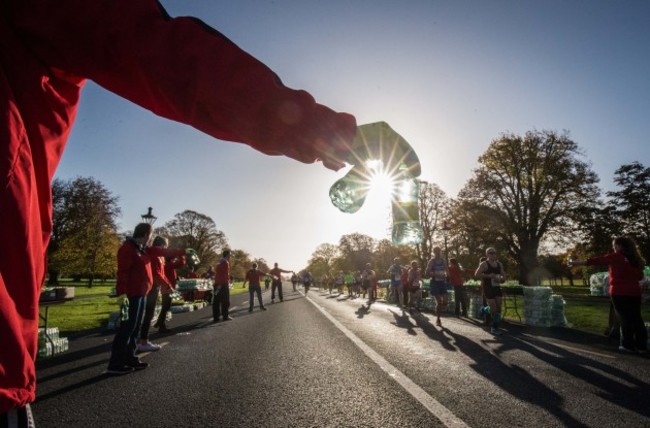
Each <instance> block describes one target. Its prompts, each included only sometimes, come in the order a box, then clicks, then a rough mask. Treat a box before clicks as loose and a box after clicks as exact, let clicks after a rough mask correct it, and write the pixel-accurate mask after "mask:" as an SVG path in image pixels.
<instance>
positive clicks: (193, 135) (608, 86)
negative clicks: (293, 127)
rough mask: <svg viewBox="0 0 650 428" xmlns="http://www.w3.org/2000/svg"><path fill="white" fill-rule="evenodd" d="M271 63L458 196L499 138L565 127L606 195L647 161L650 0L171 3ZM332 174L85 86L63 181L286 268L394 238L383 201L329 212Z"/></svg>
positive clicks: (127, 225)
mask: <svg viewBox="0 0 650 428" xmlns="http://www.w3.org/2000/svg"><path fill="white" fill-rule="evenodd" d="M162 4H163V6H164V7H165V8H166V9H167V11H168V12H169V14H170V15H172V16H184V15H191V16H196V17H198V18H200V19H202V20H203V21H204V22H206V23H207V24H208V25H211V26H213V27H215V28H217V29H218V30H219V31H221V32H222V33H224V34H225V35H226V36H228V37H229V38H230V39H231V40H233V41H234V42H235V43H237V44H238V45H239V46H240V47H242V48H243V49H244V50H246V51H248V52H250V53H251V54H253V55H254V56H256V57H257V58H258V59H260V60H261V61H262V62H264V63H265V64H267V65H268V66H269V67H271V68H272V69H273V70H274V71H275V72H276V73H277V74H278V75H279V76H280V77H281V78H282V80H283V82H284V83H285V84H286V85H287V86H289V87H292V88H297V89H305V90H307V91H309V92H310V93H311V94H312V95H313V96H314V97H315V98H316V99H317V101H319V102H320V103H322V104H325V105H328V106H329V107H331V108H333V109H335V110H339V111H346V112H349V113H352V114H354V115H355V116H356V118H357V122H358V123H359V124H363V123H368V122H376V121H386V122H388V123H389V124H390V125H391V126H392V127H393V129H395V130H396V131H397V132H399V133H400V134H401V135H402V136H403V137H404V138H405V139H406V140H407V141H409V142H410V143H411V145H412V146H413V147H414V148H415V150H416V151H417V153H418V155H419V157H420V160H421V162H422V177H421V178H423V179H425V180H427V181H431V182H435V183H437V184H438V185H439V186H440V187H441V188H442V189H443V190H444V191H445V192H446V193H447V194H448V195H449V196H450V197H456V195H457V193H458V191H459V190H460V189H461V188H462V187H463V186H464V184H465V182H466V181H467V180H468V179H469V178H470V177H471V176H472V171H473V169H474V168H476V167H477V158H478V157H479V156H480V155H481V154H482V153H483V152H484V151H485V150H486V149H487V147H488V145H489V144H490V142H491V141H492V140H493V139H495V138H497V137H498V136H499V135H500V134H501V133H503V132H514V133H517V134H523V133H525V132H526V131H529V130H534V129H537V130H555V131H558V132H563V131H565V130H566V131H568V133H569V135H570V137H571V138H572V139H573V140H574V141H575V142H576V143H577V144H578V145H579V146H580V147H581V148H582V150H583V151H584V153H585V157H584V160H586V161H588V162H590V163H591V164H592V168H593V170H594V171H595V172H596V173H597V174H598V175H599V177H600V179H601V187H602V188H604V189H605V190H611V189H612V188H613V183H612V177H613V174H614V171H615V170H616V169H617V168H618V167H619V166H621V165H623V164H627V163H630V162H633V161H640V162H641V163H643V164H644V165H646V166H649V165H650V150H649V149H648V140H649V139H650V137H649V136H650V77H649V76H650V27H649V26H648V22H650V2H648V1H640V0H639V1H602V0H589V1H577V0H576V1H568V0H566V1H555V0H545V1H536V0H519V1H515V0H512V1H488V0H481V1H478V0H477V1H451V0H446V1H438V0H428V1H425V0H422V1H413V0H411V1H395V0H392V1H381V0H378V1H365V0H353V1H350V0H347V1H339V0H330V1H328V2H322V1H311V0H301V1H284V0H275V1H262V0H258V1H248V0H238V1H237V2H226V1H218V2H217V1H204V0H183V1H181V0H165V1H162ZM344 174H345V170H342V171H339V172H337V173H335V172H332V171H329V170H327V169H325V168H323V167H322V166H321V165H320V164H317V165H305V164H301V163H299V162H296V161H293V160H290V159H287V158H281V157H267V156H264V155H262V154H260V153H258V152H256V151H255V150H253V149H251V148H249V147H247V146H244V145H241V144H232V143H227V142H222V141H219V140H214V139H212V138H210V137H208V136H206V135H204V134H202V133H200V132H198V131H196V130H194V129H193V128H191V127H188V126H186V125H181V124H178V123H175V122H171V121H168V120H165V119H161V118H158V117H156V116H155V115H153V114H152V113H151V112H149V111H147V110H144V109H142V108H140V107H138V106H135V105H133V104H131V103H129V102H128V101H125V100H123V99H121V98H119V97H118V96H116V95H114V94H112V93H109V92H107V91H106V90H104V89H102V88H100V87H98V86H97V85H95V84H94V83H92V82H89V83H88V84H87V85H86V87H85V88H84V90H83V93H82V99H81V105H80V108H79V113H78V116H77V121H76V125H75V127H74V129H73V132H72V134H71V137H70V140H69V143H68V146H67V149H66V152H65V154H64V156H63V160H62V162H61V164H60V166H59V169H58V171H57V175H56V176H57V177H59V178H63V179H70V178H74V177H76V176H93V177H95V178H96V179H98V180H99V181H101V182H102V183H103V184H104V185H105V186H106V187H107V188H108V189H109V190H110V191H112V192H113V194H115V195H116V196H118V197H119V198H120V206H121V207H122V211H123V212H122V217H121V219H120V223H121V227H122V228H123V229H124V230H130V229H132V228H133V226H134V225H135V224H136V223H137V222H138V221H139V220H140V214H143V213H145V212H146V209H147V207H149V206H152V207H153V208H154V214H155V215H157V216H158V222H157V224H159V225H161V224H163V223H164V222H165V221H167V220H170V219H171V218H172V217H173V216H174V215H175V214H176V213H179V212H181V211H183V210H185V209H192V210H195V211H198V212H201V213H203V214H206V215H209V216H210V217H212V218H213V219H214V221H215V222H216V224H217V228H218V229H220V230H222V231H223V232H225V234H226V236H227V237H228V240H229V243H230V246H231V247H232V248H236V249H243V250H245V251H247V252H249V253H250V254H251V255H252V256H253V257H263V258H264V259H266V260H267V261H268V262H270V263H273V262H278V263H279V264H280V266H282V267H285V268H289V269H300V268H302V267H304V265H305V264H306V263H307V260H308V259H309V257H310V256H311V254H312V252H313V251H314V250H315V249H316V247H317V246H318V245H319V244H322V243H334V244H335V243H337V242H338V239H339V238H340V237H341V236H342V235H344V234H348V233H353V232H360V233H365V234H368V235H370V236H373V237H375V238H388V237H389V236H390V235H389V228H390V221H389V220H390V219H389V215H390V213H389V199H388V196H387V194H386V193H383V192H380V191H375V192H373V193H371V194H370V196H369V199H368V201H367V202H366V205H365V206H364V207H363V208H362V209H361V210H360V211H359V212H358V213H356V214H353V215H350V214H343V213H339V212H338V211H337V209H336V208H335V207H334V206H332V205H331V203H330V202H329V197H328V191H329V187H330V186H331V185H332V184H333V183H334V182H335V181H336V180H337V179H338V178H340V177H341V176H343V175H344Z"/></svg>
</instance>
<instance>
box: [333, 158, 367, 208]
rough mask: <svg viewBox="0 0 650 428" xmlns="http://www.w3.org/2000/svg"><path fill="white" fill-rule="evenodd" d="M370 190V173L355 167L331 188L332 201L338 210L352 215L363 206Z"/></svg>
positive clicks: (362, 168)
mask: <svg viewBox="0 0 650 428" xmlns="http://www.w3.org/2000/svg"><path fill="white" fill-rule="evenodd" d="M368 190H369V186H368V171H367V170H366V169H365V168H364V167H363V166H355V167H353V168H352V169H351V170H350V171H348V173H347V174H345V176H343V178H341V179H339V180H338V181H336V183H334V184H333V185H332V187H330V199H331V200H332V204H334V206H335V207H336V208H338V209H339V210H341V211H342V212H344V213H349V214H352V213H355V212H357V211H359V208H361V207H362V206H363V203H364V202H365V201H366V196H368Z"/></svg>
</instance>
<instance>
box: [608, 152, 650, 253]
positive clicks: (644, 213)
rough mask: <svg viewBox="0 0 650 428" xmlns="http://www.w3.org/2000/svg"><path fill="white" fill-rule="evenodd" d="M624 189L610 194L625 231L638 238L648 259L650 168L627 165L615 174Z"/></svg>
mask: <svg viewBox="0 0 650 428" xmlns="http://www.w3.org/2000/svg"><path fill="white" fill-rule="evenodd" d="M614 183H616V185H617V186H618V187H619V188H620V190H617V191H612V192H608V193H607V195H608V196H609V197H610V198H612V199H611V204H612V208H614V209H615V210H616V212H617V214H618V216H619V218H620V219H621V223H622V225H623V231H624V232H625V233H628V234H630V235H632V236H634V237H635V238H636V239H637V241H638V243H639V245H640V247H641V250H642V251H643V253H644V255H645V257H646V258H648V257H650V168H646V167H645V166H643V165H642V164H641V163H639V162H632V163H631V164H629V165H623V166H621V167H620V168H618V169H617V170H616V172H615V176H614Z"/></svg>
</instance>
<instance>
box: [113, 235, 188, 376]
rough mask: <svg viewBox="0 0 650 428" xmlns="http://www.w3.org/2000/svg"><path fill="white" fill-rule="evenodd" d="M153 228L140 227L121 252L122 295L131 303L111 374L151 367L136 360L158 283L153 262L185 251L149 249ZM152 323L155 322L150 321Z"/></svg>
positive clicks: (119, 278)
mask: <svg viewBox="0 0 650 428" xmlns="http://www.w3.org/2000/svg"><path fill="white" fill-rule="evenodd" d="M152 231H153V227H152V226H151V225H150V224H147V223H140V224H138V225H137V226H136V227H135V229H134V230H133V236H132V237H131V238H129V239H127V240H126V241H124V243H123V244H122V245H121V246H120V249H119V250H118V251H117V282H116V284H115V291H116V294H117V295H118V296H120V295H122V294H126V297H127V299H128V301H129V312H128V318H127V319H123V320H121V322H120V327H119V328H118V330H117V333H115V337H114V339H113V346H112V348H111V357H110V359H109V362H108V369H107V373H108V374H111V375H121V374H127V373H130V372H132V371H133V370H140V369H144V368H147V366H148V364H147V363H144V362H141V361H140V360H139V359H138V357H136V351H137V343H136V342H137V339H138V336H139V334H140V329H141V327H142V321H143V318H144V315H145V307H146V297H147V294H149V292H150V291H151V289H152V287H153V283H154V275H153V268H152V260H153V259H155V258H158V257H165V256H177V255H179V253H181V252H182V250H175V249H167V248H162V247H147V246H146V245H147V242H149V240H150V239H151V233H152ZM149 321H150V322H151V319H150V320H149Z"/></svg>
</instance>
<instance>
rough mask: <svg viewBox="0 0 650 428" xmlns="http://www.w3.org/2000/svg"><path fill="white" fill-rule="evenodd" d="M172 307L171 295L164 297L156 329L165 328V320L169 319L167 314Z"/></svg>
mask: <svg viewBox="0 0 650 428" xmlns="http://www.w3.org/2000/svg"><path fill="white" fill-rule="evenodd" d="M171 307H172V296H171V294H169V293H165V294H163V295H162V306H161V308H160V315H158V320H157V321H156V324H155V326H156V327H165V318H167V312H169V309H170V308H171Z"/></svg>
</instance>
